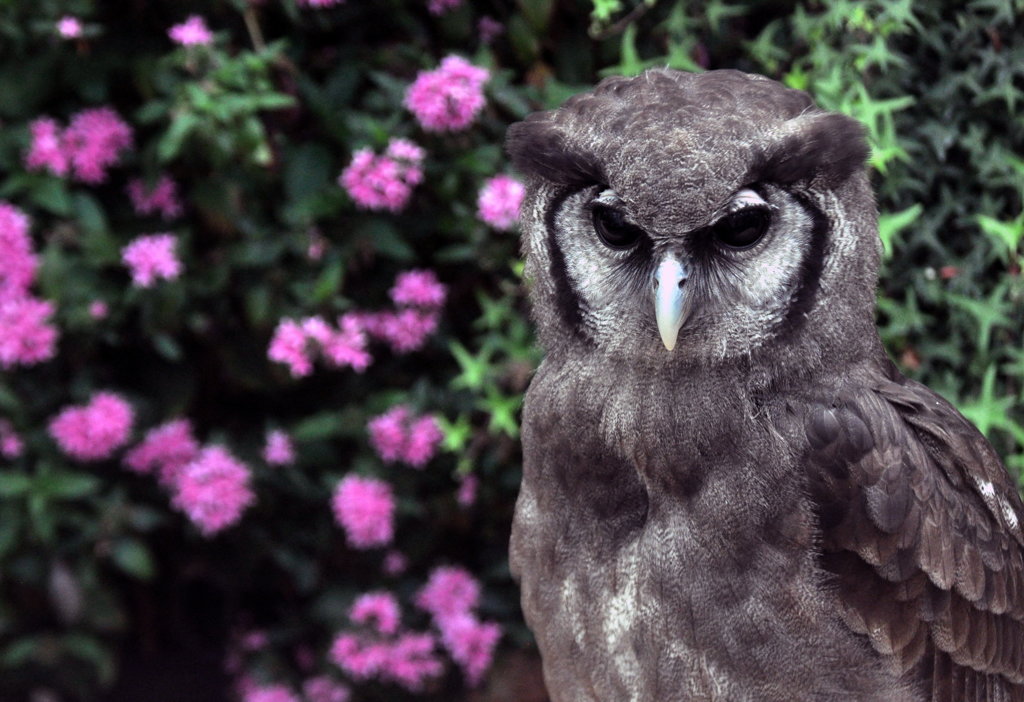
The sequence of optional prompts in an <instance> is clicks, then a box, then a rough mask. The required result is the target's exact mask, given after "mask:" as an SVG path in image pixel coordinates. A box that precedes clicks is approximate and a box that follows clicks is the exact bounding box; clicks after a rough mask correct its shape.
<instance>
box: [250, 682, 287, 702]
mask: <svg viewBox="0 0 1024 702" xmlns="http://www.w3.org/2000/svg"><path fill="white" fill-rule="evenodd" d="M241 697H242V702H300V700H299V698H298V696H296V695H295V693H294V692H292V691H291V689H290V688H289V687H288V686H287V685H280V684H277V685H256V684H253V685H246V686H244V688H243V690H242V695H241Z"/></svg>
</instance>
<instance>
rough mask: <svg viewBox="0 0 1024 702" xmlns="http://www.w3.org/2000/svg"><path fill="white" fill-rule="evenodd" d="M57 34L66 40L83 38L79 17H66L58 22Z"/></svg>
mask: <svg viewBox="0 0 1024 702" xmlns="http://www.w3.org/2000/svg"><path fill="white" fill-rule="evenodd" d="M57 34H59V35H60V36H61V37H62V38H64V39H77V38H78V37H80V36H82V23H81V22H80V21H79V20H78V18H77V17H73V16H71V15H64V16H63V17H61V18H60V19H59V20H57Z"/></svg>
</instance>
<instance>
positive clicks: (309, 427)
mask: <svg viewBox="0 0 1024 702" xmlns="http://www.w3.org/2000/svg"><path fill="white" fill-rule="evenodd" d="M343 431H344V427H343V426H342V422H341V415H339V414H338V413H337V412H331V411H328V412H320V413H318V414H314V415H313V416H311V417H307V418H306V419H304V420H302V421H301V422H299V423H298V424H296V425H295V426H294V427H292V431H291V434H292V438H294V439H295V440H296V441H312V440H315V439H329V438H331V437H334V436H338V435H339V434H341V433H342V432H343Z"/></svg>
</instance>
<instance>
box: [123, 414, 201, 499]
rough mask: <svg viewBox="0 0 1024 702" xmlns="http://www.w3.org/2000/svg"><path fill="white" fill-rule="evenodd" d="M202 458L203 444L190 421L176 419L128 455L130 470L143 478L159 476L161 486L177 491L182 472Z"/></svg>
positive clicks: (159, 429)
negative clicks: (176, 485) (200, 452)
mask: <svg viewBox="0 0 1024 702" xmlns="http://www.w3.org/2000/svg"><path fill="white" fill-rule="evenodd" d="M198 455H199V442H198V441H196V438H195V436H194V435H193V434H192V424H191V422H189V421H188V420H187V419H175V420H173V421H170V422H167V423H166V424H162V425H160V426H158V427H155V428H154V429H150V430H149V432H148V433H147V434H146V436H145V438H143V440H142V441H141V442H139V443H138V444H137V445H136V446H135V447H134V448H133V449H132V450H131V451H129V452H128V453H127V454H125V457H124V463H125V465H126V466H128V468H130V469H131V470H133V471H135V472H136V473H141V474H151V473H156V475H157V477H158V479H159V481H160V483H161V484H162V485H163V486H164V487H166V488H170V489H173V488H174V485H175V484H176V483H177V481H178V475H179V474H180V473H181V470H182V468H184V467H185V466H186V465H188V464H189V463H191V462H192V461H193V460H195V458H196V457H197V456H198Z"/></svg>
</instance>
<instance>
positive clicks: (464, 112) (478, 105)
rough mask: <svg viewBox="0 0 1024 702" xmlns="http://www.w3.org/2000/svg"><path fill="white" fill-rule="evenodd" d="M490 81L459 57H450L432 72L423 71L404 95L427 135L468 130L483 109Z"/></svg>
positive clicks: (485, 75) (484, 74) (483, 70)
mask: <svg viewBox="0 0 1024 702" xmlns="http://www.w3.org/2000/svg"><path fill="white" fill-rule="evenodd" d="M488 78H490V73H489V72H488V71H487V69H486V68H480V67H478V66H474V65H473V64H471V63H469V62H468V61H466V60H465V59H464V58H461V57H459V56H448V57H446V58H445V59H443V60H442V61H441V66H440V67H439V68H437V69H435V70H433V71H421V72H420V74H419V75H418V76H416V80H415V81H414V82H413V84H412V85H410V86H409V88H408V90H406V93H405V106H406V107H407V108H408V109H409V110H410V111H411V112H412V113H413V115H415V117H416V119H417V121H418V122H419V123H420V126H422V127H423V128H424V129H425V130H427V131H428V132H444V131H458V130H461V129H465V128H466V127H468V126H469V125H470V124H471V123H472V122H473V120H474V119H476V116H477V114H479V113H480V110H482V109H483V107H484V104H485V100H484V93H483V86H484V83H486V82H487V80H488Z"/></svg>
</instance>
